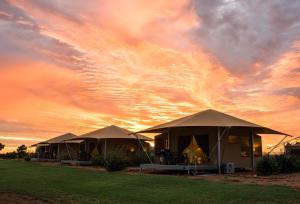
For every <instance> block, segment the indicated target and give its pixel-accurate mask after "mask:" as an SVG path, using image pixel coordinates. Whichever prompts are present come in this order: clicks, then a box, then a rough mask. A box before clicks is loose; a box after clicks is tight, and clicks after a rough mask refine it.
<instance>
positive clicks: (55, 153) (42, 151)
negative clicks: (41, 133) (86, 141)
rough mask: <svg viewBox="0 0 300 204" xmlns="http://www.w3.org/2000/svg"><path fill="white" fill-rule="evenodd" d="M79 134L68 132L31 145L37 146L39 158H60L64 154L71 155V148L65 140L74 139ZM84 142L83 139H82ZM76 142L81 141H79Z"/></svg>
mask: <svg viewBox="0 0 300 204" xmlns="http://www.w3.org/2000/svg"><path fill="white" fill-rule="evenodd" d="M76 137H77V136H76V135H74V134H72V133H66V134H63V135H60V136H57V137H54V138H51V139H48V140H45V141H43V142H40V143H37V144H34V145H31V147H36V148H37V149H36V153H37V158H39V159H40V158H43V159H55V160H60V159H61V157H63V155H64V154H69V155H70V150H69V149H68V146H67V144H64V143H65V141H67V140H69V139H74V138H76ZM80 142H82V141H80ZM76 143H79V141H77V142H76Z"/></svg>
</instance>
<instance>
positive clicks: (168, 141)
mask: <svg viewBox="0 0 300 204" xmlns="http://www.w3.org/2000/svg"><path fill="white" fill-rule="evenodd" d="M168 150H170V128H168Z"/></svg>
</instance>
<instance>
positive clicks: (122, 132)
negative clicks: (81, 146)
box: [73, 125, 152, 141]
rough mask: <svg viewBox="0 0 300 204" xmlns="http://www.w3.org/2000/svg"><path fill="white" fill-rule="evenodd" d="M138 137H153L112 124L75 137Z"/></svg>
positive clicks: (145, 138) (149, 139)
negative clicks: (134, 132)
mask: <svg viewBox="0 0 300 204" xmlns="http://www.w3.org/2000/svg"><path fill="white" fill-rule="evenodd" d="M136 137H138V139H140V140H147V141H151V140H152V139H151V138H149V137H146V136H143V135H141V134H135V135H133V132H131V131H129V130H126V129H124V128H121V127H118V126H115V125H111V126H107V127H104V128H101V129H99V130H95V131H92V132H89V133H86V134H83V135H80V136H79V137H78V138H73V139H76V140H77V139H87V138H94V139H112V138H119V139H137V138H136Z"/></svg>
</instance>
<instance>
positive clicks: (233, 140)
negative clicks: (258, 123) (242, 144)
mask: <svg viewBox="0 0 300 204" xmlns="http://www.w3.org/2000/svg"><path fill="white" fill-rule="evenodd" d="M238 139H239V138H238V136H236V135H229V136H228V143H230V144H236V143H238Z"/></svg>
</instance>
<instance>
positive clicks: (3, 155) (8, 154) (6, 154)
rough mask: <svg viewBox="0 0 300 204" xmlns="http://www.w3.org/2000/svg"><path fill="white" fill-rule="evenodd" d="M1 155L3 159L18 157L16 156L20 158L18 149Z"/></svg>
mask: <svg viewBox="0 0 300 204" xmlns="http://www.w3.org/2000/svg"><path fill="white" fill-rule="evenodd" d="M0 157H1V158H2V159H16V158H18V153H17V152H16V151H13V152H6V153H4V154H1V155H0Z"/></svg>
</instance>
